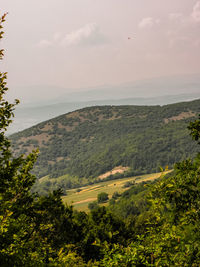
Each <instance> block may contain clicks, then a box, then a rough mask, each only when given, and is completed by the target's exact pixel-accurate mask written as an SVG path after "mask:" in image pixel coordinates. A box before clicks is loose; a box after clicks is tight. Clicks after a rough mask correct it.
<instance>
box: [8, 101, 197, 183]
mask: <svg viewBox="0 0 200 267" xmlns="http://www.w3.org/2000/svg"><path fill="white" fill-rule="evenodd" d="M199 113H200V100H195V101H191V102H183V103H178V104H171V105H166V106H162V107H161V106H95V107H89V108H84V109H80V110H77V111H75V112H71V113H67V114H64V115H62V116H59V117H56V118H54V119H51V120H48V121H45V122H43V123H40V124H38V125H36V126H34V127H31V128H29V129H27V130H24V131H22V132H19V133H17V134H14V135H12V136H10V139H11V140H12V144H13V150H14V152H15V153H17V154H18V153H19V154H21V153H25V154H26V153H28V152H31V151H32V149H35V148H37V147H39V150H40V155H39V158H38V161H37V164H36V166H35V168H34V172H35V173H36V174H37V176H38V177H44V176H46V175H49V176H50V177H51V178H56V177H59V176H63V175H67V176H70V177H71V176H73V177H76V179H77V181H79V182H80V180H81V179H83V178H84V177H85V178H89V179H90V180H92V179H93V178H97V177H99V176H100V177H101V175H102V174H104V173H106V172H108V171H111V170H113V169H114V168H116V167H119V166H123V167H127V168H124V172H125V174H124V176H127V175H140V174H145V173H152V172H156V171H158V167H159V166H162V167H165V166H166V165H168V166H169V168H171V167H173V164H174V163H175V162H177V161H180V160H182V159H184V158H187V157H193V155H194V154H195V153H196V152H197V148H195V144H194V142H192V140H191V138H190V136H189V134H188V130H187V126H188V123H189V121H191V120H194V119H195V118H196V117H197V116H198V114H199ZM122 172H123V171H122ZM110 175H111V177H110V178H112V176H117V175H118V174H113V173H110ZM107 176H109V175H107ZM107 176H105V177H107ZM118 176H119V175H118ZM121 176H123V175H122V174H121ZM105 177H104V178H105ZM80 178H81V179H80ZM74 179H75V178H74ZM77 183H78V182H77ZM67 187H68V188H70V187H73V185H70V183H69V184H68V186H67Z"/></svg>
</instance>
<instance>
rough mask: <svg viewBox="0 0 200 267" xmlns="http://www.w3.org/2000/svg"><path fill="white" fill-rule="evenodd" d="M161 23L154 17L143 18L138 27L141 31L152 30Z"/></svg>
mask: <svg viewBox="0 0 200 267" xmlns="http://www.w3.org/2000/svg"><path fill="white" fill-rule="evenodd" d="M159 22H160V20H159V19H154V18H152V17H147V18H143V19H142V20H141V21H140V22H139V24H138V27H139V28H141V29H145V28H152V27H153V26H154V25H156V24H158V23H159Z"/></svg>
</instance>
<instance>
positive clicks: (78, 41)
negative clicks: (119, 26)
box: [61, 23, 106, 46]
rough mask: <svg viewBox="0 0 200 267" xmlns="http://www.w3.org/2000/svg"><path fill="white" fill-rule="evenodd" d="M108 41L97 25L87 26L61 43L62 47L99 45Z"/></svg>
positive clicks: (66, 37)
mask: <svg viewBox="0 0 200 267" xmlns="http://www.w3.org/2000/svg"><path fill="white" fill-rule="evenodd" d="M105 41H106V38H105V36H104V35H103V34H102V33H101V32H100V29H99V27H98V25H97V24H96V23H90V24H86V25H85V26H83V27H81V28H80V29H78V30H76V31H73V32H71V33H68V34H67V35H66V36H65V37H64V39H63V40H62V42H61V45H62V46H73V45H97V44H102V43H104V42H105Z"/></svg>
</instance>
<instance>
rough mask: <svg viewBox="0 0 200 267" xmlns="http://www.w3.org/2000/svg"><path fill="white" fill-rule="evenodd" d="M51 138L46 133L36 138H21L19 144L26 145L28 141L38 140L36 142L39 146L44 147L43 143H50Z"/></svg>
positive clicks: (35, 136)
mask: <svg viewBox="0 0 200 267" xmlns="http://www.w3.org/2000/svg"><path fill="white" fill-rule="evenodd" d="M50 138H51V137H50V136H49V135H48V134H46V133H41V134H38V135H34V136H29V137H21V138H20V139H19V142H23V143H25V142H27V141H28V140H36V141H38V146H40V147H41V146H43V143H42V142H43V141H45V142H46V141H49V139H50Z"/></svg>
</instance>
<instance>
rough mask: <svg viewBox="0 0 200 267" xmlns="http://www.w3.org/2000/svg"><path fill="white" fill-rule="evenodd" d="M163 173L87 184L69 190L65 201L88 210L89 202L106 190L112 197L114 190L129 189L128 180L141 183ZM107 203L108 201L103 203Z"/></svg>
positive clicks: (76, 207) (120, 191) (80, 209)
mask: <svg viewBox="0 0 200 267" xmlns="http://www.w3.org/2000/svg"><path fill="white" fill-rule="evenodd" d="M161 174H162V173H153V174H146V175H142V176H134V177H129V178H123V179H117V180H111V181H105V182H101V183H96V184H93V185H89V186H85V187H82V188H80V189H78V190H77V189H71V190H67V196H64V197H63V201H64V203H67V204H68V205H73V206H74V208H75V209H77V210H78V211H85V212H88V211H89V209H88V204H89V203H91V202H93V201H96V200H97V195H98V194H99V193H101V192H106V193H107V194H108V196H109V199H111V198H112V195H113V193H114V192H118V193H122V192H124V191H125V190H127V189H128V187H125V184H127V183H128V182H135V183H141V182H144V181H153V180H155V179H158V178H159V177H160V176H161ZM78 191H79V192H78ZM101 205H105V206H106V205H107V203H104V204H101Z"/></svg>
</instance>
